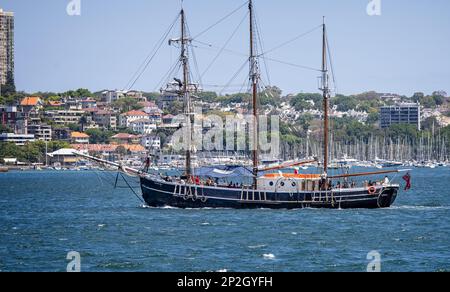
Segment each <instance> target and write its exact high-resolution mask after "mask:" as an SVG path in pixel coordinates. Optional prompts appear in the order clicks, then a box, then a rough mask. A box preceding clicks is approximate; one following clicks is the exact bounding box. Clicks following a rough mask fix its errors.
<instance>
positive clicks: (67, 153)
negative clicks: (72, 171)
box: [47, 149, 78, 166]
mask: <svg viewBox="0 0 450 292" xmlns="http://www.w3.org/2000/svg"><path fill="white" fill-rule="evenodd" d="M74 152H75V149H60V150H58V151H55V152H53V153H49V154H47V156H48V157H49V162H50V164H52V165H53V164H56V163H59V164H61V165H62V166H72V165H75V164H76V163H77V162H78V157H77V156H76V155H75V154H74Z"/></svg>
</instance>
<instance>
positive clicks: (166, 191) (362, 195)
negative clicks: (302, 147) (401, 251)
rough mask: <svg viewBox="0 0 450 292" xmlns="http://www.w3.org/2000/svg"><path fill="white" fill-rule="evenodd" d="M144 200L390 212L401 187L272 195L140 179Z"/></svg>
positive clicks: (151, 202)
mask: <svg viewBox="0 0 450 292" xmlns="http://www.w3.org/2000/svg"><path fill="white" fill-rule="evenodd" d="M141 188H142V196H143V199H144V200H145V202H146V203H147V205H148V206H150V207H166V206H170V207H175V208H193V209H195V208H231V209H261V208H267V209H302V208H324V209H378V208H389V207H390V206H391V205H392V204H393V203H394V202H395V200H396V198H397V194H398V190H399V187H398V186H389V187H382V186H379V187H377V188H376V192H375V193H374V194H370V193H369V191H368V190H367V189H365V188H359V189H343V190H340V191H339V190H334V191H329V192H298V193H293V194H292V193H271V192H263V191H255V192H253V190H242V189H228V188H218V187H205V186H194V185H191V186H189V185H179V184H174V183H169V182H164V181H155V180H152V179H149V178H147V177H142V178H141Z"/></svg>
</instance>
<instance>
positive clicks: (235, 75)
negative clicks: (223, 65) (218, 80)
mask: <svg viewBox="0 0 450 292" xmlns="http://www.w3.org/2000/svg"><path fill="white" fill-rule="evenodd" d="M248 62H249V60H248V59H246V60H245V62H244V64H242V66H241V67H240V68H239V70H238V71H237V72H236V73H235V74H234V76H233V77H232V78H231V80H230V81H229V82H228V83H227V85H225V87H224V88H222V90H221V91H220V93H219V95H222V93H223V91H224V90H225V89H226V88H228V85H229V84H231V83H232V82H233V81H234V80H235V79H236V78H237V76H238V75H239V73H241V71H242V70H243V69H244V68H245V66H246V65H247V63H248Z"/></svg>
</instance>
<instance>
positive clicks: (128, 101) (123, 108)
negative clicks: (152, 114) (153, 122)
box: [112, 97, 142, 113]
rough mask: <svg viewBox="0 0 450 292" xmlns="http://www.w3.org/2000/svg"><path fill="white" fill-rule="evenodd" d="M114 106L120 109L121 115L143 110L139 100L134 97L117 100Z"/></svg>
mask: <svg viewBox="0 0 450 292" xmlns="http://www.w3.org/2000/svg"><path fill="white" fill-rule="evenodd" d="M112 106H113V107H115V108H117V109H119V111H120V112H121V113H125V112H129V111H131V110H140V109H142V106H141V105H139V100H137V99H135V98H132V97H125V98H121V99H119V100H116V101H114V102H113V104H112Z"/></svg>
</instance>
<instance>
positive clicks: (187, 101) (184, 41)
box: [180, 9, 192, 177]
mask: <svg viewBox="0 0 450 292" xmlns="http://www.w3.org/2000/svg"><path fill="white" fill-rule="evenodd" d="M190 41H191V40H190V39H189V38H188V36H187V33H186V19H185V13H184V9H181V57H180V60H181V63H182V65H183V87H182V94H183V97H184V108H185V114H186V127H187V129H186V130H187V134H186V137H185V138H187V141H185V143H186V165H185V167H186V173H185V174H186V176H187V177H191V175H192V162H191V159H192V157H191V156H192V149H191V147H192V123H191V116H192V110H191V97H190V92H189V59H188V49H187V45H188V43H189V42H190Z"/></svg>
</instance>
